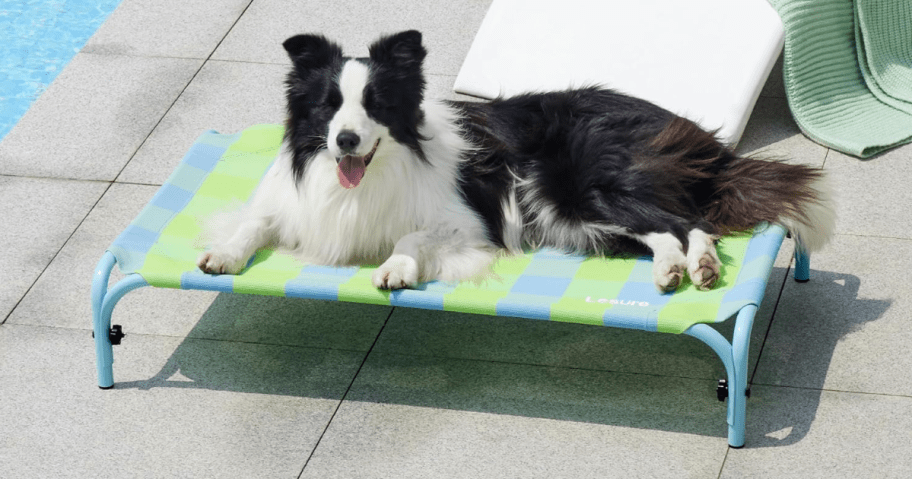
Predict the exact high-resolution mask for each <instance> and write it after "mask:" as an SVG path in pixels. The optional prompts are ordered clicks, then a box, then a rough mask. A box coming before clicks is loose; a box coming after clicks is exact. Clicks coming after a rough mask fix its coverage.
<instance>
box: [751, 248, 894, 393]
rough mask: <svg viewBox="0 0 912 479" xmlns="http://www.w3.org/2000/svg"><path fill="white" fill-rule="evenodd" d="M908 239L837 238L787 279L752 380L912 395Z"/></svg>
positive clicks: (765, 382) (807, 386) (764, 382)
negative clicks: (805, 273)
mask: <svg viewBox="0 0 912 479" xmlns="http://www.w3.org/2000/svg"><path fill="white" fill-rule="evenodd" d="M910 268H912V241H908V240H896V239H883V238H873V237H857V236H837V237H836V239H835V241H834V242H833V244H831V245H830V246H829V247H827V248H826V249H824V250H823V251H821V252H820V253H817V254H816V255H814V256H812V258H811V281H810V282H808V283H804V284H801V283H794V282H791V281H790V282H787V283H786V285H785V289H784V291H783V293H782V298H781V300H780V301H779V306H778V309H777V310H776V315H775V317H774V318H773V323H772V327H771V328H770V333H769V338H768V339H767V341H766V345H765V346H764V349H763V354H762V355H761V358H760V363H759V366H758V368H757V374H756V377H755V383H757V384H768V385H781V386H794V387H803V388H812V389H831V390H840V391H852V392H865V393H884V394H902V395H912V383H910V381H909V370H910V369H912V354H909V347H908V345H909V344H910V343H912V332H910V329H909V318H910V317H912V298H910V297H909V294H907V293H908V291H909V288H908V281H907V280H906V276H907V272H908V271H909V269H910Z"/></svg>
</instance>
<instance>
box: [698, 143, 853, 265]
mask: <svg viewBox="0 0 912 479" xmlns="http://www.w3.org/2000/svg"><path fill="white" fill-rule="evenodd" d="M715 190H716V191H715V193H716V194H715V199H714V201H712V202H711V203H710V205H709V208H708V209H707V211H706V219H707V220H708V221H709V222H711V223H713V224H716V225H722V226H723V227H724V228H726V229H730V230H738V229H747V228H749V227H751V226H753V225H754V224H756V223H758V222H760V221H767V222H770V223H778V224H781V225H783V226H785V227H786V228H788V229H789V231H791V232H792V236H793V237H794V238H795V240H796V241H797V242H798V244H799V245H800V246H801V247H802V248H803V249H805V250H807V251H816V250H819V249H821V248H822V247H823V246H824V245H825V244H826V243H827V242H828V241H829V240H830V238H831V237H832V236H833V231H834V229H835V226H836V212H835V205H834V201H833V192H832V189H831V187H830V183H829V179H828V178H827V176H826V173H825V172H824V171H823V170H821V169H819V168H812V167H809V166H805V165H793V164H788V163H783V162H779V161H771V160H757V159H752V158H735V159H733V160H732V161H731V162H730V163H729V164H728V165H727V167H726V168H724V169H723V170H722V171H720V173H719V175H718V177H717V179H716V181H715Z"/></svg>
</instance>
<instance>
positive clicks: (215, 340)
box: [6, 323, 367, 354]
mask: <svg viewBox="0 0 912 479" xmlns="http://www.w3.org/2000/svg"><path fill="white" fill-rule="evenodd" d="M6 326H11V327H17V328H41V329H46V330H56V331H70V332H84V333H92V330H91V329H90V328H71V327H67V326H53V325H48V324H24V323H8V324H6ZM125 332H126V333H127V334H128V335H129V337H134V336H135V337H145V338H165V339H183V340H188V339H189V340H191V341H201V342H211V343H231V344H247V345H253V346H269V347H279V348H291V349H306V350H313V351H339V352H343V353H359V354H364V353H366V352H367V350H366V349H352V348H321V347H318V346H306V345H301V344H282V343H264V342H256V341H240V340H234V339H221V338H201V337H194V336H179V335H173V334H151V333H131V332H129V331H125Z"/></svg>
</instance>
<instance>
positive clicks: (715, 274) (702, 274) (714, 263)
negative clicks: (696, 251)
mask: <svg viewBox="0 0 912 479" xmlns="http://www.w3.org/2000/svg"><path fill="white" fill-rule="evenodd" d="M720 265H721V263H720V262H719V259H718V258H715V257H714V255H712V254H710V253H705V254H704V255H703V256H702V257H701V258H700V259H699V260H697V262H696V264H692V265H690V269H689V271H688V274H690V280H691V281H693V284H694V285H695V286H696V287H697V289H699V290H701V291H709V290H711V289H712V288H713V286H715V285H716V281H718V280H719V276H720V274H719V267H720Z"/></svg>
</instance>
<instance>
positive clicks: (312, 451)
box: [297, 307, 396, 479]
mask: <svg viewBox="0 0 912 479" xmlns="http://www.w3.org/2000/svg"><path fill="white" fill-rule="evenodd" d="M395 312H396V308H395V307H393V308H392V309H391V310H390V312H389V314H388V315H387V316H386V320H385V321H383V325H382V326H381V327H380V330H379V331H377V336H376V337H374V342H373V344H371V346H370V348H369V349H368V350H367V352H366V353H364V358H363V359H362V360H361V364H360V365H358V369H357V370H356V371H355V374H353V375H352V378H351V381H350V382H349V383H348V387H347V388H345V392H344V393H342V397H341V398H340V399H339V402H338V403H337V404H336V408H335V409H333V412H332V414H331V415H330V416H329V419H328V420H327V421H326V426H325V427H324V428H323V431H322V432H320V437H318V438H317V441H316V442H315V443H314V445H313V447H312V448H311V449H310V454H308V455H307V459H306V460H304V465H303V466H301V472H299V473H298V475H297V478H298V479H301V478H302V477H303V476H304V471H305V470H307V465H308V464H310V460H311V459H313V457H314V454H316V452H317V449H318V448H319V447H320V443H321V442H323V437H324V436H326V432H327V431H329V428H330V426H332V423H333V420H334V419H335V418H336V414H338V413H339V409H341V408H342V404H343V403H344V402H345V398H347V397H348V393H349V392H351V389H352V387H353V386H354V385H355V381H357V380H358V376H359V375H360V374H361V370H362V369H364V365H365V364H367V360H368V358H370V355H371V352H373V350H374V347H375V346H376V345H377V343H378V342H379V341H380V336H381V335H383V330H384V329H386V325H387V324H389V320H390V318H391V317H392V316H393V313H395Z"/></svg>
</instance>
